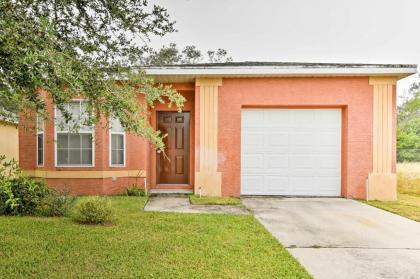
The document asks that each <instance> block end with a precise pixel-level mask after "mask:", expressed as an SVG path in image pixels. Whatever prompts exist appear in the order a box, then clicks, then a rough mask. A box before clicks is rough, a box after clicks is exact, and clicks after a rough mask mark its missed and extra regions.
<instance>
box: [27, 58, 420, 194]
mask: <svg viewBox="0 0 420 279" xmlns="http://www.w3.org/2000/svg"><path fill="white" fill-rule="evenodd" d="M415 72H416V65H382V64H381V65H365V64H315V63H255V62H243V63H242V62H240V63H221V64H197V65H174V66H162V67H149V68H146V73H147V74H148V75H150V76H154V77H155V79H156V82H159V83H168V84H173V86H174V87H175V88H176V89H177V90H178V91H179V92H181V93H182V94H183V95H184V96H185V97H186V99H187V102H186V104H185V107H184V110H183V112H182V113H177V112H175V111H174V110H173V109H168V108H167V107H166V106H163V105H160V104H158V105H156V107H155V108H154V109H153V110H152V111H151V113H150V121H151V123H152V125H153V126H154V127H156V128H157V129H159V130H161V131H162V132H164V133H168V137H167V139H166V145H167V150H166V153H167V154H168V156H169V158H170V160H166V159H164V158H163V157H162V155H161V154H158V153H156V152H155V150H154V148H153V147H152V146H150V145H149V144H148V143H147V142H145V141H144V140H142V139H141V138H138V137H135V136H133V135H130V134H128V133H126V132H125V131H124V130H123V129H121V128H120V127H119V126H118V125H112V126H113V128H112V129H110V130H107V129H104V128H101V127H100V126H99V125H98V126H97V127H84V128H83V129H81V131H79V133H78V134H71V133H69V131H67V130H66V128H65V127H64V128H63V127H61V128H59V127H57V125H55V124H54V122H53V121H51V122H48V123H38V129H37V132H36V134H35V133H30V132H28V131H27V130H25V129H22V128H20V131H19V132H20V145H19V146H20V153H19V154H20V159H19V161H20V164H21V166H22V168H23V169H24V170H25V171H26V172H27V173H29V174H31V175H32V176H34V177H43V178H45V179H46V181H47V182H48V184H50V185H51V186H53V187H61V188H62V187H67V188H69V189H70V190H71V191H72V192H73V193H75V194H115V193H118V192H120V191H122V190H124V188H126V187H128V186H130V185H132V184H137V185H141V186H143V185H144V184H146V185H147V188H148V189H149V190H153V191H158V190H163V191H164V190H188V191H193V192H196V193H198V192H200V193H201V194H202V195H211V196H220V195H221V196H240V195H286V196H333V197H346V198H362V199H365V198H369V199H382V200H393V199H395V198H396V175H395V165H396V155H395V154H396V81H397V80H398V79H400V78H403V77H406V76H408V75H410V74H413V73H415ZM71 106H72V109H73V110H74V111H75V114H77V113H78V112H80V111H81V110H83V101H82V100H75V101H74V103H73V104H72V105H71ZM49 109H50V112H51V113H53V112H54V108H53V107H52V106H50V108H49Z"/></svg>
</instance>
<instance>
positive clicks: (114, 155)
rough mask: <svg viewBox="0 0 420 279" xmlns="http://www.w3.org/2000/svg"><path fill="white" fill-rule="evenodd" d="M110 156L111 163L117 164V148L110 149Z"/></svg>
mask: <svg viewBox="0 0 420 279" xmlns="http://www.w3.org/2000/svg"><path fill="white" fill-rule="evenodd" d="M111 156H112V157H111V164H113V165H118V164H119V163H118V150H112V151H111Z"/></svg>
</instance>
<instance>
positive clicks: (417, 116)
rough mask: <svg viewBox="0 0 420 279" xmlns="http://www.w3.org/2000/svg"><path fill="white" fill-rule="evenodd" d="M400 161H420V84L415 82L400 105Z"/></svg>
mask: <svg viewBox="0 0 420 279" xmlns="http://www.w3.org/2000/svg"><path fill="white" fill-rule="evenodd" d="M397 160H398V162H403V161H408V162H414V161H417V162H420V84H413V85H412V86H411V88H410V91H409V92H408V95H407V96H406V97H405V99H404V102H403V104H402V105H401V106H399V107H398V129H397Z"/></svg>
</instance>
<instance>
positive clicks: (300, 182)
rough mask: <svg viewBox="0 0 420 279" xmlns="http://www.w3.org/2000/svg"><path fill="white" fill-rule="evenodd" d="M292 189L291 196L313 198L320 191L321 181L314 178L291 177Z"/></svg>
mask: <svg viewBox="0 0 420 279" xmlns="http://www.w3.org/2000/svg"><path fill="white" fill-rule="evenodd" d="M290 188H291V189H292V192H291V195H308V196H312V195H315V192H317V190H318V189H319V181H318V179H315V178H314V177H313V176H308V177H291V178H290Z"/></svg>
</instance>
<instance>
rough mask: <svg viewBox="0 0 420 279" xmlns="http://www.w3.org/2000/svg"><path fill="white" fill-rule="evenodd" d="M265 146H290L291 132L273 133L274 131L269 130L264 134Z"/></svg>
mask: <svg viewBox="0 0 420 279" xmlns="http://www.w3.org/2000/svg"><path fill="white" fill-rule="evenodd" d="M262 142H264V146H268V147H277V146H283V147H284V146H286V147H288V146H289V143H290V140H289V134H288V133H285V132H281V133H273V132H267V133H265V134H264V140H263V141H262Z"/></svg>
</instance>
